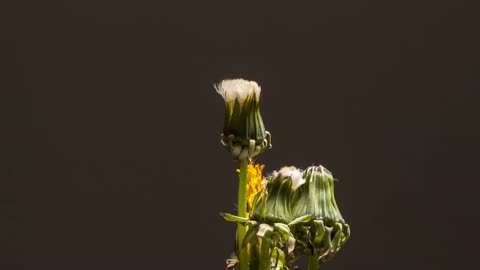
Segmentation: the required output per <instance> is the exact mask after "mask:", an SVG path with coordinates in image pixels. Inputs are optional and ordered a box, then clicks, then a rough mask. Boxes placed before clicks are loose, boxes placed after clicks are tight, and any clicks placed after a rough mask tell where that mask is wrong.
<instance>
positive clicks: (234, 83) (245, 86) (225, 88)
mask: <svg viewBox="0 0 480 270" xmlns="http://www.w3.org/2000/svg"><path fill="white" fill-rule="evenodd" d="M214 87H215V90H217V92H218V93H219V94H220V95H221V96H222V97H223V99H225V102H229V101H232V100H235V99H236V100H238V102H239V103H240V104H243V103H244V102H245V100H246V99H247V97H249V96H252V95H255V98H256V99H257V101H258V100H259V99H260V92H261V88H260V86H259V85H258V84H257V83H256V82H254V81H247V80H244V79H234V80H223V81H221V82H220V83H218V84H215V85H214Z"/></svg>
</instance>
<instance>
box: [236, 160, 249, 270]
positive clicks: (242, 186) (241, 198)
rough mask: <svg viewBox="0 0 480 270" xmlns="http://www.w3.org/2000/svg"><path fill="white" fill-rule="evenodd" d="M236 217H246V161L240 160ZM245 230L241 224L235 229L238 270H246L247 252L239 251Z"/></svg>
mask: <svg viewBox="0 0 480 270" xmlns="http://www.w3.org/2000/svg"><path fill="white" fill-rule="evenodd" d="M238 216H239V217H247V160H242V162H241V164H240V179H239V183H238ZM246 232H247V228H246V227H245V226H243V225H241V224H238V227H237V237H238V238H237V249H238V250H239V251H240V255H239V260H240V270H248V262H249V259H248V250H247V248H243V249H241V246H242V242H243V238H245V234H246Z"/></svg>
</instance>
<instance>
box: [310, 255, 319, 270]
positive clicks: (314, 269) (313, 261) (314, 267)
mask: <svg viewBox="0 0 480 270" xmlns="http://www.w3.org/2000/svg"><path fill="white" fill-rule="evenodd" d="M319 268H320V263H319V262H318V259H317V257H316V256H310V257H309V258H308V270H318V269H319Z"/></svg>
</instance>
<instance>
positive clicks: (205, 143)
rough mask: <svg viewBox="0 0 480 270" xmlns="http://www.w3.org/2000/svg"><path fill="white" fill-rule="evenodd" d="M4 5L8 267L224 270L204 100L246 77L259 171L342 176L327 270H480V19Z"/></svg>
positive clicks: (226, 232)
mask: <svg viewBox="0 0 480 270" xmlns="http://www.w3.org/2000/svg"><path fill="white" fill-rule="evenodd" d="M8 2H10V3H7V2H2V4H0V5H1V8H0V30H1V32H0V39H1V45H0V46H1V65H0V66H1V70H0V71H1V73H0V74H1V75H0V76H1V80H0V85H1V88H0V91H1V99H0V102H1V106H0V110H1V111H0V115H1V116H0V117H1V122H0V129H1V130H0V131H1V132H0V136H1V141H0V142H1V149H0V150H1V152H0V153H1V156H0V157H1V160H0V169H1V170H0V173H1V175H0V176H1V178H0V228H1V229H0V249H1V250H0V269H2V270H16V269H28V270H30V269H31V270H37V269H48V270H53V269H59V270H64V269H79V270H80V269H89V270H90V269H92V270H94V269H118V270H120V269H135V270H136V269H223V268H224V260H225V258H226V257H227V256H228V255H229V253H230V251H231V249H232V247H233V235H234V229H235V226H234V225H233V224H229V223H227V222H224V221H223V220H222V219H221V218H220V217H219V216H218V212H221V211H229V212H234V211H235V205H234V202H235V200H236V189H237V181H236V177H235V172H234V170H235V164H234V163H233V162H232V161H231V160H230V157H229V154H228V153H227V152H226V151H225V150H224V149H222V147H221V146H220V143H219V135H220V132H221V129H222V124H223V113H224V104H223V101H222V100H221V98H220V96H218V95H217V94H216V93H215V91H214V89H213V87H212V84H213V83H215V82H218V81H220V80H221V79H224V78H236V77H243V78H246V79H250V80H256V81H258V82H259V83H260V84H261V86H262V87H263V92H262V102H263V103H262V111H263V116H264V120H265V123H266V127H267V129H268V130H270V132H271V133H272V135H273V149H272V150H271V151H268V152H267V153H265V154H264V155H262V156H261V157H260V158H259V161H260V162H263V163H266V164H267V169H266V170H267V171H272V170H274V169H278V168H280V167H281V166H283V165H297V166H300V167H306V166H308V165H311V164H323V165H324V166H326V167H327V168H329V169H330V170H331V171H332V172H333V173H334V175H335V176H336V178H338V179H339V182H338V183H337V184H336V193H337V202H338V204H339V206H340V208H341V210H342V213H343V215H344V216H345V218H346V220H347V221H348V222H349V223H350V225H351V227H352V232H353V236H352V238H351V239H350V241H349V243H348V244H347V245H346V246H345V248H344V249H343V250H342V251H341V252H340V254H339V255H338V256H337V258H336V260H335V261H333V262H331V263H328V264H326V265H325V266H323V268H325V269H370V270H374V269H437V270H440V269H463V270H466V269H478V265H477V263H476V261H477V260H478V255H476V254H477V253H478V244H477V241H478V240H479V237H478V228H479V225H480V224H479V221H478V220H479V212H480V211H479V210H478V206H479V205H480V201H479V196H478V191H479V187H480V186H479V183H478V181H479V180H480V179H479V177H478V170H477V169H476V168H477V167H478V163H479V161H480V160H479V158H478V156H479V154H478V153H479V150H480V147H479V139H480V130H479V116H480V110H479V101H480V99H479V97H480V95H479V91H480V58H479V53H478V50H479V48H480V42H479V18H478V10H479V9H478V8H476V7H475V6H473V5H471V4H468V3H466V2H463V1H449V2H447V1H443V2H441V3H440V2H439V1H413V0H412V1H321V3H318V4H315V5H313V4H307V3H298V2H297V3H295V4H293V2H291V3H289V4H280V3H274V2H272V3H269V4H260V3H256V4H247V3H243V2H240V1H235V2H234V1H216V2H208V3H207V2H205V1H191V2H192V3H179V2H175V3H167V2H165V3H164V1H75V2H76V3H74V1H64V2H62V1H56V2H53V1H48V2H45V1H31V3H25V2H20V1H8ZM172 2H173V1H172ZM472 2H473V1H472ZM474 265H477V267H475V266H474Z"/></svg>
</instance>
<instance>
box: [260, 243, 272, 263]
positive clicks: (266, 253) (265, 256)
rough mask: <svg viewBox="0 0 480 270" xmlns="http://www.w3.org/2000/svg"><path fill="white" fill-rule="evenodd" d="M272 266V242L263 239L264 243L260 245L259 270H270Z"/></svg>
mask: <svg viewBox="0 0 480 270" xmlns="http://www.w3.org/2000/svg"><path fill="white" fill-rule="evenodd" d="M271 264H272V263H271V261H270V241H268V240H266V239H264V238H262V243H261V244H260V266H259V267H258V270H270V266H271Z"/></svg>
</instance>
